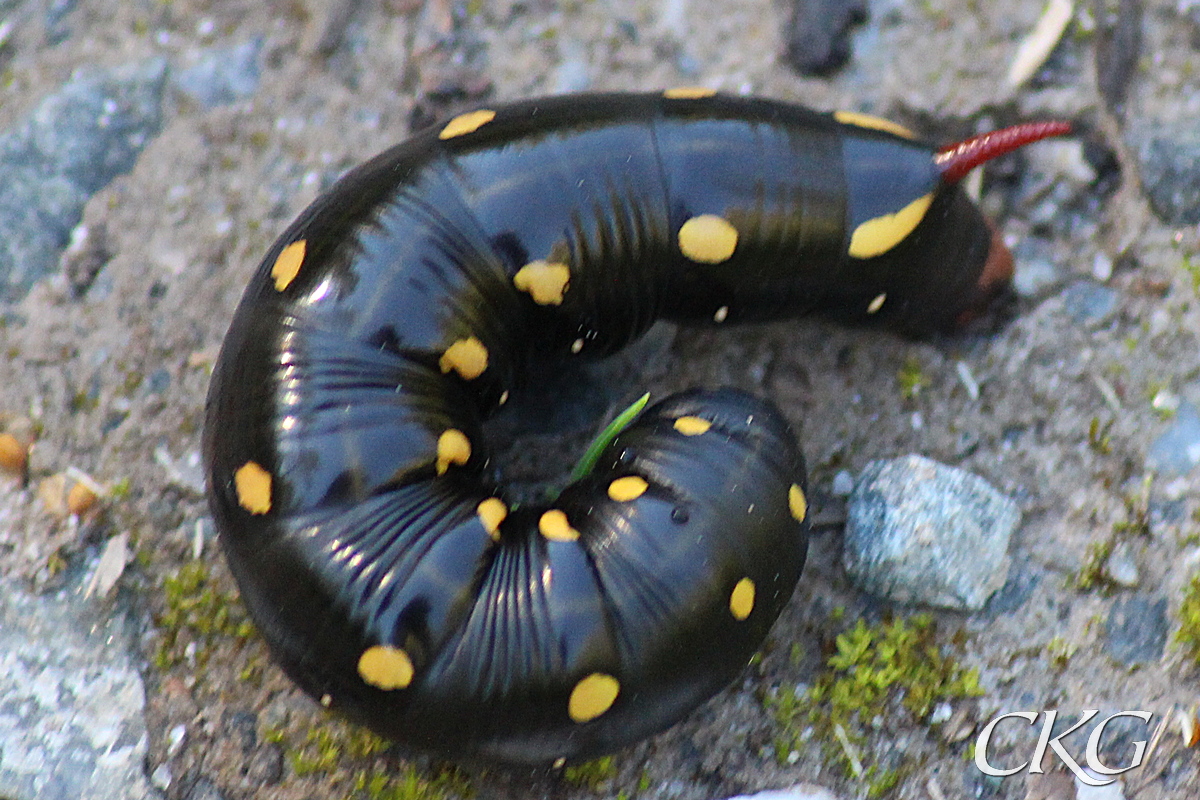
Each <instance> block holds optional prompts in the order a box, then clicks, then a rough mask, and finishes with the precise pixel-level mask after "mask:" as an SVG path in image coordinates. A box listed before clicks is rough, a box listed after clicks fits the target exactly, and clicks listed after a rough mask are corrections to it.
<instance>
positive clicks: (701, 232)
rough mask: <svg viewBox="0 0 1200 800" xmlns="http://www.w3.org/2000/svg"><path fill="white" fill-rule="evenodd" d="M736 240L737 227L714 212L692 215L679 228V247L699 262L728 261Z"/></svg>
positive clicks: (735, 246)
mask: <svg viewBox="0 0 1200 800" xmlns="http://www.w3.org/2000/svg"><path fill="white" fill-rule="evenodd" d="M737 241H738V232H737V228H735V227H733V224H732V223H730V222H729V221H728V220H726V219H724V218H722V217H718V216H717V215H716V214H701V215H699V216H697V217H692V218H691V219H689V220H688V221H687V222H685V223H683V225H682V226H681V227H680V228H679V249H680V250H681V251H682V252H683V254H684V255H685V256H687V257H688V258H689V259H691V260H692V261H695V262H697V263H699V264H720V263H721V262H722V261H728V260H729V257H730V256H732V255H733V251H734V249H735V248H737Z"/></svg>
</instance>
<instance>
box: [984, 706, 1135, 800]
mask: <svg viewBox="0 0 1200 800" xmlns="http://www.w3.org/2000/svg"><path fill="white" fill-rule="evenodd" d="M1099 714H1100V712H1099V711H1098V710H1097V709H1088V710H1086V711H1084V712H1083V717H1082V718H1081V719H1080V720H1079V721H1078V722H1076V723H1075V724H1074V725H1072V726H1071V727H1069V728H1067V729H1066V730H1065V731H1063V732H1062V733H1059V734H1058V735H1055V734H1054V723H1055V721H1056V720H1057V719H1058V712H1057V711H1041V712H1039V711H1010V712H1009V713H1007V714H1001V715H1000V716H998V717H996V718H995V719H993V720H992V721H991V722H989V723H988V724H987V725H986V726H985V727H984V728H983V730H982V731H980V732H979V738H978V739H976V740H975V766H976V767H978V768H979V771H980V772H982V773H983V774H985V775H991V776H993V777H996V778H1005V777H1008V776H1009V775H1015V774H1017V773H1018V772H1023V771H1024V772H1033V773H1041V772H1042V771H1043V769H1042V765H1043V763H1044V759H1045V757H1046V751H1047V750H1049V751H1050V752H1052V753H1054V755H1056V756H1057V757H1058V759H1059V760H1060V761H1062V763H1063V765H1064V766H1066V768H1067V769H1069V770H1070V771H1071V773H1072V774H1073V775H1074V776H1075V777H1076V778H1077V779H1078V780H1079V782H1080V783H1084V784H1087V785H1088V786H1107V785H1108V784H1110V783H1112V782H1113V781H1115V780H1116V779H1117V778H1116V776H1118V775H1121V774H1123V773H1126V772H1129V770H1131V769H1135V768H1137V767H1140V766H1141V765H1142V761H1143V760H1144V759H1145V757H1146V742H1147V740H1146V739H1143V740H1141V741H1136V742H1133V753H1132V755H1131V757H1130V759H1129V761H1128V762H1126V763H1122V764H1108V763H1106V762H1105V761H1104V760H1103V759H1102V758H1101V757H1100V746H1101V743H1102V739H1103V738H1104V733H1105V729H1106V728H1107V727H1108V724H1109V723H1110V722H1112V721H1113V720H1115V719H1120V718H1122V717H1128V718H1133V719H1139V720H1141V721H1142V722H1143V723H1144V724H1145V725H1146V727H1147V731H1148V732H1149V728H1150V719H1151V717H1153V716H1154V715H1153V714H1152V713H1151V712H1149V711H1119V712H1117V713H1116V714H1112V715H1111V716H1108V717H1105V718H1104V719H1102V720H1101V721H1100V722H1099V723H1097V724H1096V727H1095V728H1093V729H1092V732H1091V733H1090V734H1089V735H1088V738H1087V745H1086V746H1085V747H1084V749H1083V756H1082V758H1081V759H1080V758H1078V757H1077V756H1078V754H1072V753H1071V752H1070V751H1068V750H1067V747H1066V745H1065V744H1064V743H1063V741H1062V740H1063V738H1065V737H1067V736H1070V735H1071V734H1072V733H1074V732H1075V731H1077V730H1079V729H1080V728H1082V727H1083V726H1084V725H1087V724H1088V723H1089V722H1091V721H1092V720H1093V719H1095V718H1096V717H1097V716H1098V715H1099ZM1039 718H1040V719H1041V731H1040V733H1039V734H1038V737H1037V743H1036V744H1035V745H1034V746H1033V749H1032V750H1031V751H1030V755H1029V759H1028V760H1027V761H1024V762H1022V763H1021V764H1018V765H1016V766H1009V765H997V764H995V763H994V762H992V761H991V760H989V751H988V748H989V747H990V746H991V744H992V735H993V734H994V733H995V731H996V727H997V726H998V725H1000V724H1001V723H1004V724H1006V725H1018V724H1020V723H1021V721H1024V724H1025V725H1028V726H1031V727H1032V726H1036V725H1037V724H1038V720H1039ZM1081 761H1082V764H1081V763H1080V762H1081ZM1085 767H1086V769H1085Z"/></svg>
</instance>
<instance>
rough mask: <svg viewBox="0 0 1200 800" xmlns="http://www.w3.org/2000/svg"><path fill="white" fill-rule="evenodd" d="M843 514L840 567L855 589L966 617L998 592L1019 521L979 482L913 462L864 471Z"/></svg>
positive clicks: (1011, 506) (874, 465) (1010, 505)
mask: <svg viewBox="0 0 1200 800" xmlns="http://www.w3.org/2000/svg"><path fill="white" fill-rule="evenodd" d="M847 511H848V518H847V521H846V538H845V544H844V549H843V552H842V560H843V563H844V564H845V567H846V572H847V573H848V574H849V575H850V578H851V580H852V581H854V583H855V584H856V585H857V586H858V587H859V588H861V589H863V590H864V591H867V592H870V593H871V594H874V595H878V596H881V597H886V598H888V599H890V600H894V601H896V602H900V603H920V604H925V605H932V606H940V607H943V608H951V609H959V610H971V611H975V610H978V609H980V608H982V607H983V605H984V604H985V603H986V602H987V600H988V598H989V597H991V596H992V594H993V593H994V592H995V591H996V590H997V589H999V588H1000V587H1001V586H1003V585H1004V581H1005V578H1006V576H1007V574H1008V566H1009V563H1010V558H1009V556H1008V543H1009V538H1010V537H1011V536H1012V533H1013V531H1014V530H1015V529H1016V527H1017V525H1018V523H1019V522H1020V520H1021V512H1020V510H1019V509H1018V508H1017V505H1016V504H1015V503H1014V502H1012V501H1011V500H1009V499H1008V498H1006V497H1005V496H1004V495H1002V494H1000V493H999V492H998V491H996V490H995V489H994V488H992V487H991V486H990V485H988V483H987V482H986V481H984V480H983V479H982V478H980V477H978V476H976V475H972V474H971V473H969V472H965V471H963V470H959V469H955V468H953V467H947V466H945V465H942V464H938V463H937V462H935V461H931V460H929V459H927V458H924V457H922V456H917V455H909V456H904V457H902V458H898V459H895V460H892V461H872V462H871V463H870V464H868V465H867V468H866V469H864V470H863V472H862V475H860V476H859V479H858V483H857V485H856V486H855V489H854V493H853V494H852V495H851V496H850V503H849V507H848V509H847Z"/></svg>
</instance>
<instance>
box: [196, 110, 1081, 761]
mask: <svg viewBox="0 0 1200 800" xmlns="http://www.w3.org/2000/svg"><path fill="white" fill-rule="evenodd" d="M1064 130H1065V126H1063V125H1058V124H1046V125H1027V126H1017V127H1016V128H1010V129H1007V130H1005V131H1000V132H997V133H995V134H989V135H987V136H984V137H977V138H975V139H971V140H968V141H966V142H963V143H961V144H960V145H957V146H955V147H953V148H950V149H947V150H943V151H940V152H934V151H933V150H931V149H930V148H929V147H927V146H925V145H923V144H921V143H919V142H916V141H914V139H913V137H912V135H911V134H910V133H909V132H908V131H906V130H904V129H903V128H901V127H900V126H898V125H895V124H893V123H889V122H885V121H883V120H879V119H875V118H872V117H866V116H863V115H859V114H853V113H841V114H833V115H826V114H820V113H817V112H814V111H810V110H808V109H804V108H801V107H798V106H794V105H788V104H784V103H779V102H773V101H768V100H761V99H749V98H739V97H728V96H719V95H715V94H714V93H712V92H708V91H705V90H693V89H686V90H672V91H668V92H665V93H661V94H601V95H582V96H575V97H560V98H547V99H541V100H530V101H525V102H519V103H514V104H511V105H504V106H498V107H495V108H489V109H483V110H479V111H474V112H471V113H468V114H463V115H461V116H458V117H456V118H454V119H453V120H451V121H450V122H449V123H447V124H445V125H444V126H441V127H438V128H434V129H431V130H428V131H426V132H424V133H421V134H418V135H416V136H414V137H413V138H411V139H410V140H408V141H406V142H404V143H403V144H400V145H398V146H396V147H394V148H392V149H391V150H388V151H386V152H384V153H383V154H381V155H379V156H377V157H376V158H374V159H372V160H371V161H369V162H367V163H365V164H364V165H362V166H360V167H358V168H357V169H355V170H353V171H351V172H350V173H349V174H347V175H346V176H345V177H343V178H342V179H341V180H340V181H339V182H338V183H337V184H336V185H335V186H334V187H333V188H332V189H331V190H330V191H328V192H327V193H325V194H324V195H322V196H321V197H320V198H318V199H317V200H316V201H315V202H314V203H313V204H312V205H311V206H310V207H309V208H308V209H307V210H306V211H305V212H303V213H302V214H301V215H300V217H299V218H298V219H297V220H296V221H295V222H294V223H293V224H292V225H291V226H290V227H289V228H288V229H287V230H286V231H285V232H284V234H283V235H282V236H281V237H280V239H279V241H278V242H277V243H276V244H275V245H274V246H273V247H272V248H271V250H270V251H269V252H268V253H267V255H266V258H265V259H264V261H263V262H262V264H261V265H260V266H259V268H258V271H257V272H256V273H255V275H254V277H253V279H252V281H251V284H250V286H249V288H248V289H247V291H246V294H245V296H244V297H243V299H242V302H241V305H240V306H239V308H238V310H237V312H236V314H235V316H234V320H233V323H232V326H231V328H230V331H229V334H228V337H227V338H226V340H225V343H224V346H223V349H222V353H221V356H220V358H219V360H218V362H217V365H216V369H215V372H214V376H213V381H212V386H211V388H210V393H209V399H208V412H207V413H208V416H207V423H206V428H205V458H206V469H207V475H208V481H209V493H210V504H211V508H212V513H213V515H214V517H215V519H216V521H217V525H218V528H219V530H220V533H221V540H222V542H223V545H224V548H225V551H226V553H227V555H228V558H229V562H230V566H231V568H232V570H233V573H234V575H235V577H236V578H237V581H238V583H239V585H240V587H241V590H242V594H243V596H244V597H245V599H246V602H247V604H248V606H249V608H250V610H251V613H252V615H253V617H254V619H255V620H256V622H257V623H258V625H259V627H260V629H261V630H262V632H263V634H264V636H265V637H266V640H267V642H268V643H269V645H270V647H271V649H272V650H273V652H274V655H275V656H276V658H277V659H278V660H279V662H280V663H281V664H282V666H283V668H284V669H285V670H286V671H287V672H288V674H289V675H290V676H291V677H292V678H293V679H294V680H296V682H297V683H299V685H300V686H301V687H303V688H304V689H305V691H307V692H308V693H309V694H311V695H312V696H314V697H316V698H319V699H320V700H321V701H322V702H323V703H324V704H325V705H329V706H332V707H333V708H336V709H338V710H340V711H342V712H344V713H346V714H348V715H349V716H351V717H352V718H355V719H357V720H360V721H362V722H364V723H366V724H367V725H369V726H371V727H372V728H374V729H375V730H376V731H378V732H379V733H382V734H384V735H386V736H389V737H392V738H394V739H396V740H398V741H400V742H403V743H405V744H407V745H410V746H413V747H417V748H422V749H428V750H435V751H438V752H442V753H444V754H448V755H457V756H479V757H483V758H489V759H498V760H505V761H513V762H531V763H540V762H548V761H552V760H555V759H560V758H582V757H588V756H593V755H596V754H599V753H603V752H606V751H611V750H613V749H616V748H619V747H621V746H623V745H625V744H628V743H630V742H632V741H635V740H637V739H639V738H641V737H644V736H646V735H648V734H650V733H653V732H655V731H657V730H660V729H662V728H664V727H666V726H668V725H670V724H672V723H673V722H675V721H676V720H678V719H679V718H680V717H682V716H683V715H684V714H686V713H687V712H688V711H689V710H691V709H692V708H694V707H695V706H696V705H697V704H699V703H700V702H702V701H703V700H704V699H706V698H707V697H709V696H711V695H712V694H713V693H715V692H716V691H718V690H719V689H720V688H721V687H722V686H724V685H725V684H727V683H728V682H729V681H730V680H731V679H732V678H733V677H734V676H735V675H736V674H737V673H738V671H739V670H740V669H741V668H742V667H743V666H744V665H745V663H746V662H747V660H748V659H749V658H750V656H751V655H752V654H753V652H754V651H755V649H756V648H757V647H758V646H759V645H760V643H761V642H762V640H763V638H764V637H765V635H766V633H767V631H768V629H769V628H770V626H771V624H772V623H773V621H774V620H775V618H776V617H777V615H778V614H779V612H780V610H781V609H782V607H783V606H784V604H785V603H786V602H787V601H788V599H789V597H790V596H791V593H792V590H793V588H794V586H795V583H796V581H797V580H798V578H799V575H800V571H801V569H802V567H803V564H804V559H805V550H806V522H805V519H806V509H807V501H806V499H805V477H804V465H803V459H802V456H801V453H800V451H799V448H798V445H797V443H796V440H795V436H794V435H793V433H792V431H791V430H790V428H789V426H788V424H787V423H786V422H785V421H784V419H783V418H782V417H781V415H780V414H779V413H778V412H777V411H775V410H774V409H773V408H772V407H771V406H770V405H769V404H767V403H765V402H763V401H760V400H756V399H754V398H752V397H750V396H748V395H747V394H745V393H743V392H740V391H734V390H729V389H724V390H716V391H703V392H702V391H690V392H686V393H684V394H682V395H678V396H675V397H671V398H668V399H666V400H664V401H662V402H660V403H658V404H657V405H655V406H653V407H651V408H650V409H648V410H646V411H645V412H643V413H642V414H641V415H639V416H638V417H637V418H636V419H635V420H633V421H632V422H631V423H630V424H629V425H628V426H627V427H625V428H623V429H622V430H620V431H619V432H618V433H617V434H616V435H615V438H613V439H612V441H611V442H609V443H608V444H607V446H605V447H604V448H603V450H602V452H601V453H600V454H599V456H598V457H597V458H596V459H595V462H594V465H593V466H592V467H591V469H590V471H589V472H588V473H587V474H586V475H585V476H584V477H583V478H582V479H581V480H579V481H578V482H576V483H574V484H572V485H571V486H569V487H567V488H566V489H565V490H564V491H563V492H562V494H561V495H560V496H559V497H558V498H557V499H555V500H554V501H553V502H552V503H550V504H548V505H545V506H538V507H534V506H521V507H519V508H514V507H512V506H511V505H510V503H509V501H508V500H507V499H506V496H505V493H504V490H503V488H502V487H498V486H494V485H492V484H491V483H490V479H489V477H488V475H489V472H488V471H487V469H486V467H487V465H488V454H487V448H486V443H485V441H484V440H483V437H482V433H481V425H482V422H483V420H484V419H486V418H488V417H489V416H490V415H491V414H493V413H494V412H495V411H496V410H497V408H499V407H500V406H501V405H502V404H503V403H504V402H505V401H506V400H507V398H508V396H509V392H510V391H511V390H512V388H513V387H515V386H517V385H518V383H519V381H520V380H521V376H522V374H523V371H524V370H525V368H526V364H527V360H528V359H529V358H532V357H535V355H537V354H550V355H556V356H562V357H572V356H575V355H579V354H581V353H582V354H606V353H611V352H613V351H615V350H617V349H619V348H620V347H622V346H623V345H625V344H627V343H628V342H630V341H631V340H633V339H634V338H636V337H637V336H639V335H640V334H641V333H643V332H644V331H645V330H646V329H647V328H648V327H649V326H650V325H651V324H652V323H653V322H654V321H655V320H656V319H658V318H661V317H666V318H670V319H677V320H712V321H716V322H734V321H742V320H755V319H768V318H775V317H781V316H787V315H794V314H800V313H803V312H805V311H811V310H821V311H823V312H828V313H832V314H835V315H838V316H841V317H844V318H848V319H850V320H865V319H870V318H877V319H879V320H881V321H883V322H885V323H887V324H889V325H890V326H892V327H894V328H897V329H899V330H902V331H907V332H913V333H920V332H927V331H931V330H934V329H939V328H947V327H952V326H953V325H955V324H956V323H958V322H960V321H961V320H962V319H964V318H965V317H967V316H969V315H971V314H973V313H974V312H975V311H976V310H978V309H979V308H981V307H982V305H983V304H985V303H986V302H987V300H988V299H989V298H990V297H991V296H992V295H993V294H995V293H996V292H997V291H999V290H1000V289H1002V288H1003V287H1004V286H1005V285H1006V283H1007V281H1008V279H1009V276H1010V274H1011V271H1012V262H1011V258H1010V256H1009V255H1008V253H1007V250H1005V249H1004V246H1003V244H1002V243H1001V242H1000V240H999V238H998V236H997V235H996V234H995V233H994V231H993V229H992V228H991V227H990V226H989V225H988V223H987V222H986V221H985V220H984V219H983V217H982V215H981V214H980V213H979V211H978V210H977V209H976V207H975V206H974V205H973V204H972V203H971V202H970V201H969V200H968V199H967V198H966V196H965V195H964V194H963V193H962V191H961V190H960V189H958V188H957V187H956V186H955V182H956V181H957V180H958V179H959V178H961V177H962V175H964V174H965V173H966V172H967V171H968V170H970V169H971V168H972V167H973V166H975V165H977V164H978V163H980V162H982V161H984V160H986V159H987V158H990V157H992V156H995V155H997V154H998V153H1001V152H1006V151H1007V150H1010V149H1012V148H1014V147H1017V146H1020V145H1021V144H1024V143H1026V142H1029V141H1033V140H1035V139H1038V138H1041V137H1043V136H1048V135H1055V134H1058V133H1062V132H1064Z"/></svg>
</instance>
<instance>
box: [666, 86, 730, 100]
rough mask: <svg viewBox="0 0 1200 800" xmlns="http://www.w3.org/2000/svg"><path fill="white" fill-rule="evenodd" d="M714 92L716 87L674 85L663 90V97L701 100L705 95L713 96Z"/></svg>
mask: <svg viewBox="0 0 1200 800" xmlns="http://www.w3.org/2000/svg"><path fill="white" fill-rule="evenodd" d="M716 94H717V90H716V89H709V88H707V87H704V86H675V87H673V88H671V89H667V90H666V91H665V92H663V97H665V98H667V99H668V100H701V99H703V98H705V97H715V96H716Z"/></svg>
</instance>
